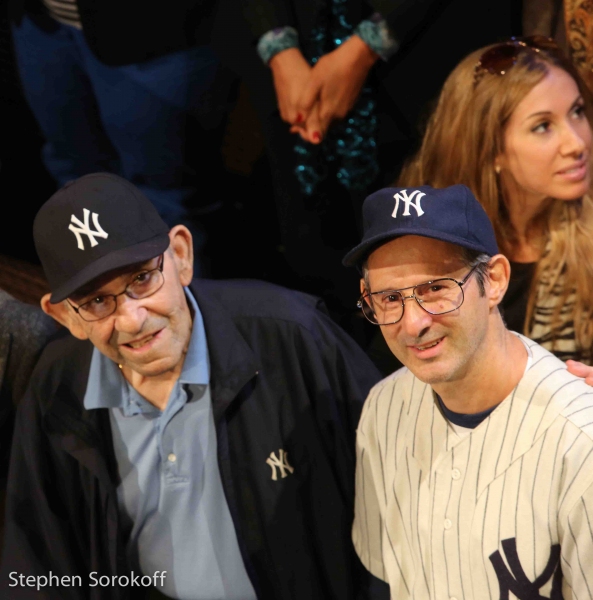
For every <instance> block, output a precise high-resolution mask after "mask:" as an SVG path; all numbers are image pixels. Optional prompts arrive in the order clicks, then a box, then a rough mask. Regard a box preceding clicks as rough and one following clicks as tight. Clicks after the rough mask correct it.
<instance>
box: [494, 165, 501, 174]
mask: <svg viewBox="0 0 593 600" xmlns="http://www.w3.org/2000/svg"><path fill="white" fill-rule="evenodd" d="M494 171H495V172H496V174H497V175H500V165H494Z"/></svg>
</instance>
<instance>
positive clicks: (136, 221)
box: [33, 173, 169, 304]
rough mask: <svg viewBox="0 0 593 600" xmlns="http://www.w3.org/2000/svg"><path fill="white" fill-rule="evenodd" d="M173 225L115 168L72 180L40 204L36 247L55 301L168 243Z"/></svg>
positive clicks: (156, 252)
mask: <svg viewBox="0 0 593 600" xmlns="http://www.w3.org/2000/svg"><path fill="white" fill-rule="evenodd" d="M168 234H169V228H168V227H167V225H166V224H165V222H164V221H163V220H162V219H161V217H160V216H159V214H158V212H157V211H156V209H155V208H154V206H153V205H152V203H151V202H150V201H149V200H148V198H146V196H144V194H143V193H142V192H141V191H140V190H139V189H138V188H136V187H135V186H134V185H132V184H131V183H130V182H128V181H126V180H125V179H122V178H121V177H118V176H117V175H113V174H111V173H93V174H91V175H85V176H84V177H80V178H79V179H76V180H74V181H70V182H69V183H67V184H66V185H65V186H64V187H62V188H61V189H59V190H58V191H57V192H56V193H55V194H54V195H53V196H52V197H51V198H50V199H49V200H48V201H47V202H46V203H45V204H44V205H43V206H42V207H41V208H40V209H39V212H38V213H37V215H36V217H35V221H34V223H33V238H34V241H35V248H36V249H37V254H38V255H39V259H40V260H41V264H42V266H43V270H44V272H45V275H46V277H47V279H48V281H49V285H50V288H51V292H52V294H51V297H50V302H51V303H52V304H55V303H57V302H61V301H62V300H64V299H66V298H67V297H68V296H70V295H71V294H72V293H73V292H75V291H76V290H77V289H79V288H80V287H82V286H83V285H85V284H87V283H89V282H90V281H92V280H93V279H95V278H96V277H99V276H100V275H103V274H105V273H107V272H109V271H112V270H113V269H118V268H120V267H126V266H128V265H132V264H134V263H139V262H144V261H147V260H149V259H151V258H154V257H155V256H158V255H159V254H162V253H163V252H164V251H165V250H166V249H167V247H168V246H169V235H168Z"/></svg>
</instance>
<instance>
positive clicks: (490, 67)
mask: <svg viewBox="0 0 593 600" xmlns="http://www.w3.org/2000/svg"><path fill="white" fill-rule="evenodd" d="M525 50H531V51H533V52H539V51H540V50H552V51H554V52H560V48H559V47H558V44H556V42H555V41H554V40H553V39H552V38H549V37H546V36H545V35H532V36H529V37H512V38H511V39H510V40H508V41H507V42H503V43H501V44H496V46H492V47H491V48H488V50H486V52H484V54H482V56H480V60H479V61H478V62H477V64H476V66H475V68H474V85H476V84H477V83H478V81H479V80H480V79H481V77H482V75H483V74H484V73H485V72H488V73H491V74H492V75H504V74H505V73H506V72H507V71H508V70H509V69H510V68H511V67H512V66H513V65H514V64H515V63H516V62H517V59H518V58H519V54H521V52H524V51H525Z"/></svg>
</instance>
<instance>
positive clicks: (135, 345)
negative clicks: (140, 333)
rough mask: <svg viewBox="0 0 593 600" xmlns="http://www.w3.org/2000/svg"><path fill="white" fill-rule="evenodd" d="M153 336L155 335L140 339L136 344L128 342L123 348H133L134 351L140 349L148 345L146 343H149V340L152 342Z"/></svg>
mask: <svg viewBox="0 0 593 600" xmlns="http://www.w3.org/2000/svg"><path fill="white" fill-rule="evenodd" d="M157 333H158V332H157ZM155 335H156V333H153V334H151V335H149V336H147V337H145V338H142V339H141V340H138V341H136V342H128V343H127V344H124V346H127V347H128V348H134V349H136V348H141V347H142V346H144V345H145V344H148V342H150V340H152V339H153V338H154V336H155Z"/></svg>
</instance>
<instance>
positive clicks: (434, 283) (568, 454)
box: [344, 185, 593, 600]
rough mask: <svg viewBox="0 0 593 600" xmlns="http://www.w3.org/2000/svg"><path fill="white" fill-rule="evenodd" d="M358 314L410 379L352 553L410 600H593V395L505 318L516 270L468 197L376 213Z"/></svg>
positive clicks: (359, 486)
mask: <svg viewBox="0 0 593 600" xmlns="http://www.w3.org/2000/svg"><path fill="white" fill-rule="evenodd" d="M364 217H365V231H364V235H363V239H362V242H361V243H360V244H359V245H358V246H357V247H356V248H354V249H353V250H352V251H351V252H350V253H349V254H348V255H347V256H346V257H345V259H344V262H345V264H348V265H358V266H360V267H361V268H362V273H363V279H362V282H361V289H362V297H361V299H360V302H359V305H360V308H362V311H363V313H364V315H365V316H366V317H367V319H369V321H371V322H372V323H374V324H376V325H379V326H380V327H381V330H382V332H383V335H384V336H385V340H386V342H387V344H388V345H389V347H390V349H391V351H392V352H393V353H394V354H395V355H396V357H397V358H398V359H399V360H400V361H401V362H402V363H403V364H404V365H405V366H404V368H403V369H400V370H399V371H397V372H395V373H394V374H393V375H391V376H389V377H387V378H386V379H385V380H383V381H382V382H380V383H379V384H377V385H376V386H375V387H374V388H373V390H372V391H371V393H370V395H369V398H368V399H367V402H366V404H365V408H364V410H363V415H362V417H361V422H360V425H359V428H358V436H357V461H358V462H357V476H356V511H355V522H354V527H353V539H354V544H355V547H356V549H357V552H358V554H359V556H360V558H361V560H362V562H363V563H364V564H365V565H366V567H367V568H368V569H369V571H371V572H372V573H374V574H375V575H376V576H377V577H379V578H381V579H383V580H385V581H387V582H388V583H389V586H390V589H391V597H392V598H397V600H405V599H406V598H415V599H420V598H422V599H423V600H424V599H428V598H430V599H437V598H438V599H441V598H442V599H445V598H448V599H453V598H459V599H461V598H474V599H478V598H479V599H484V598H491V599H494V598H500V599H508V598H518V599H520V600H530V599H535V598H565V599H566V598H581V599H582V598H592V597H593V596H592V594H593V575H592V570H591V568H592V567H591V565H593V531H592V529H591V528H592V525H593V390H591V388H590V387H588V386H587V385H586V384H585V383H584V382H582V381H581V380H579V379H577V378H576V377H574V376H573V375H571V374H570V373H568V372H567V370H566V366H565V365H564V363H562V362H561V361H559V360H558V359H557V358H555V357H554V356H553V355H552V354H550V353H549V352H547V351H546V350H544V349H543V348H542V347H541V346H539V345H538V344H536V343H534V342H532V341H531V340H529V339H527V338H525V337H523V336H521V335H519V334H516V333H513V332H511V331H508V330H507V329H506V327H505V324H504V321H503V319H502V317H501V314H500V312H499V309H498V306H499V304H500V301H501V299H502V298H503V295H504V293H505V291H506V288H507V284H508V281H509V274H510V267H509V262H508V260H507V259H506V258H505V257H504V256H502V255H501V254H499V253H498V249H497V245H496V239H495V236H494V232H493V229H492V226H491V224H490V222H489V220H488V218H487V216H486V214H485V212H484V211H483V209H482V208H481V206H480V205H479V203H478V202H477V201H476V199H475V198H474V197H473V195H472V193H471V192H470V190H469V189H468V188H466V187H465V186H460V185H457V186H453V187H450V188H446V189H442V190H436V189H432V188H430V187H428V186H423V187H419V188H417V189H399V188H398V189H384V190H381V191H379V192H376V193H375V194H373V195H371V196H369V197H368V198H367V199H366V201H365V205H364Z"/></svg>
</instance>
